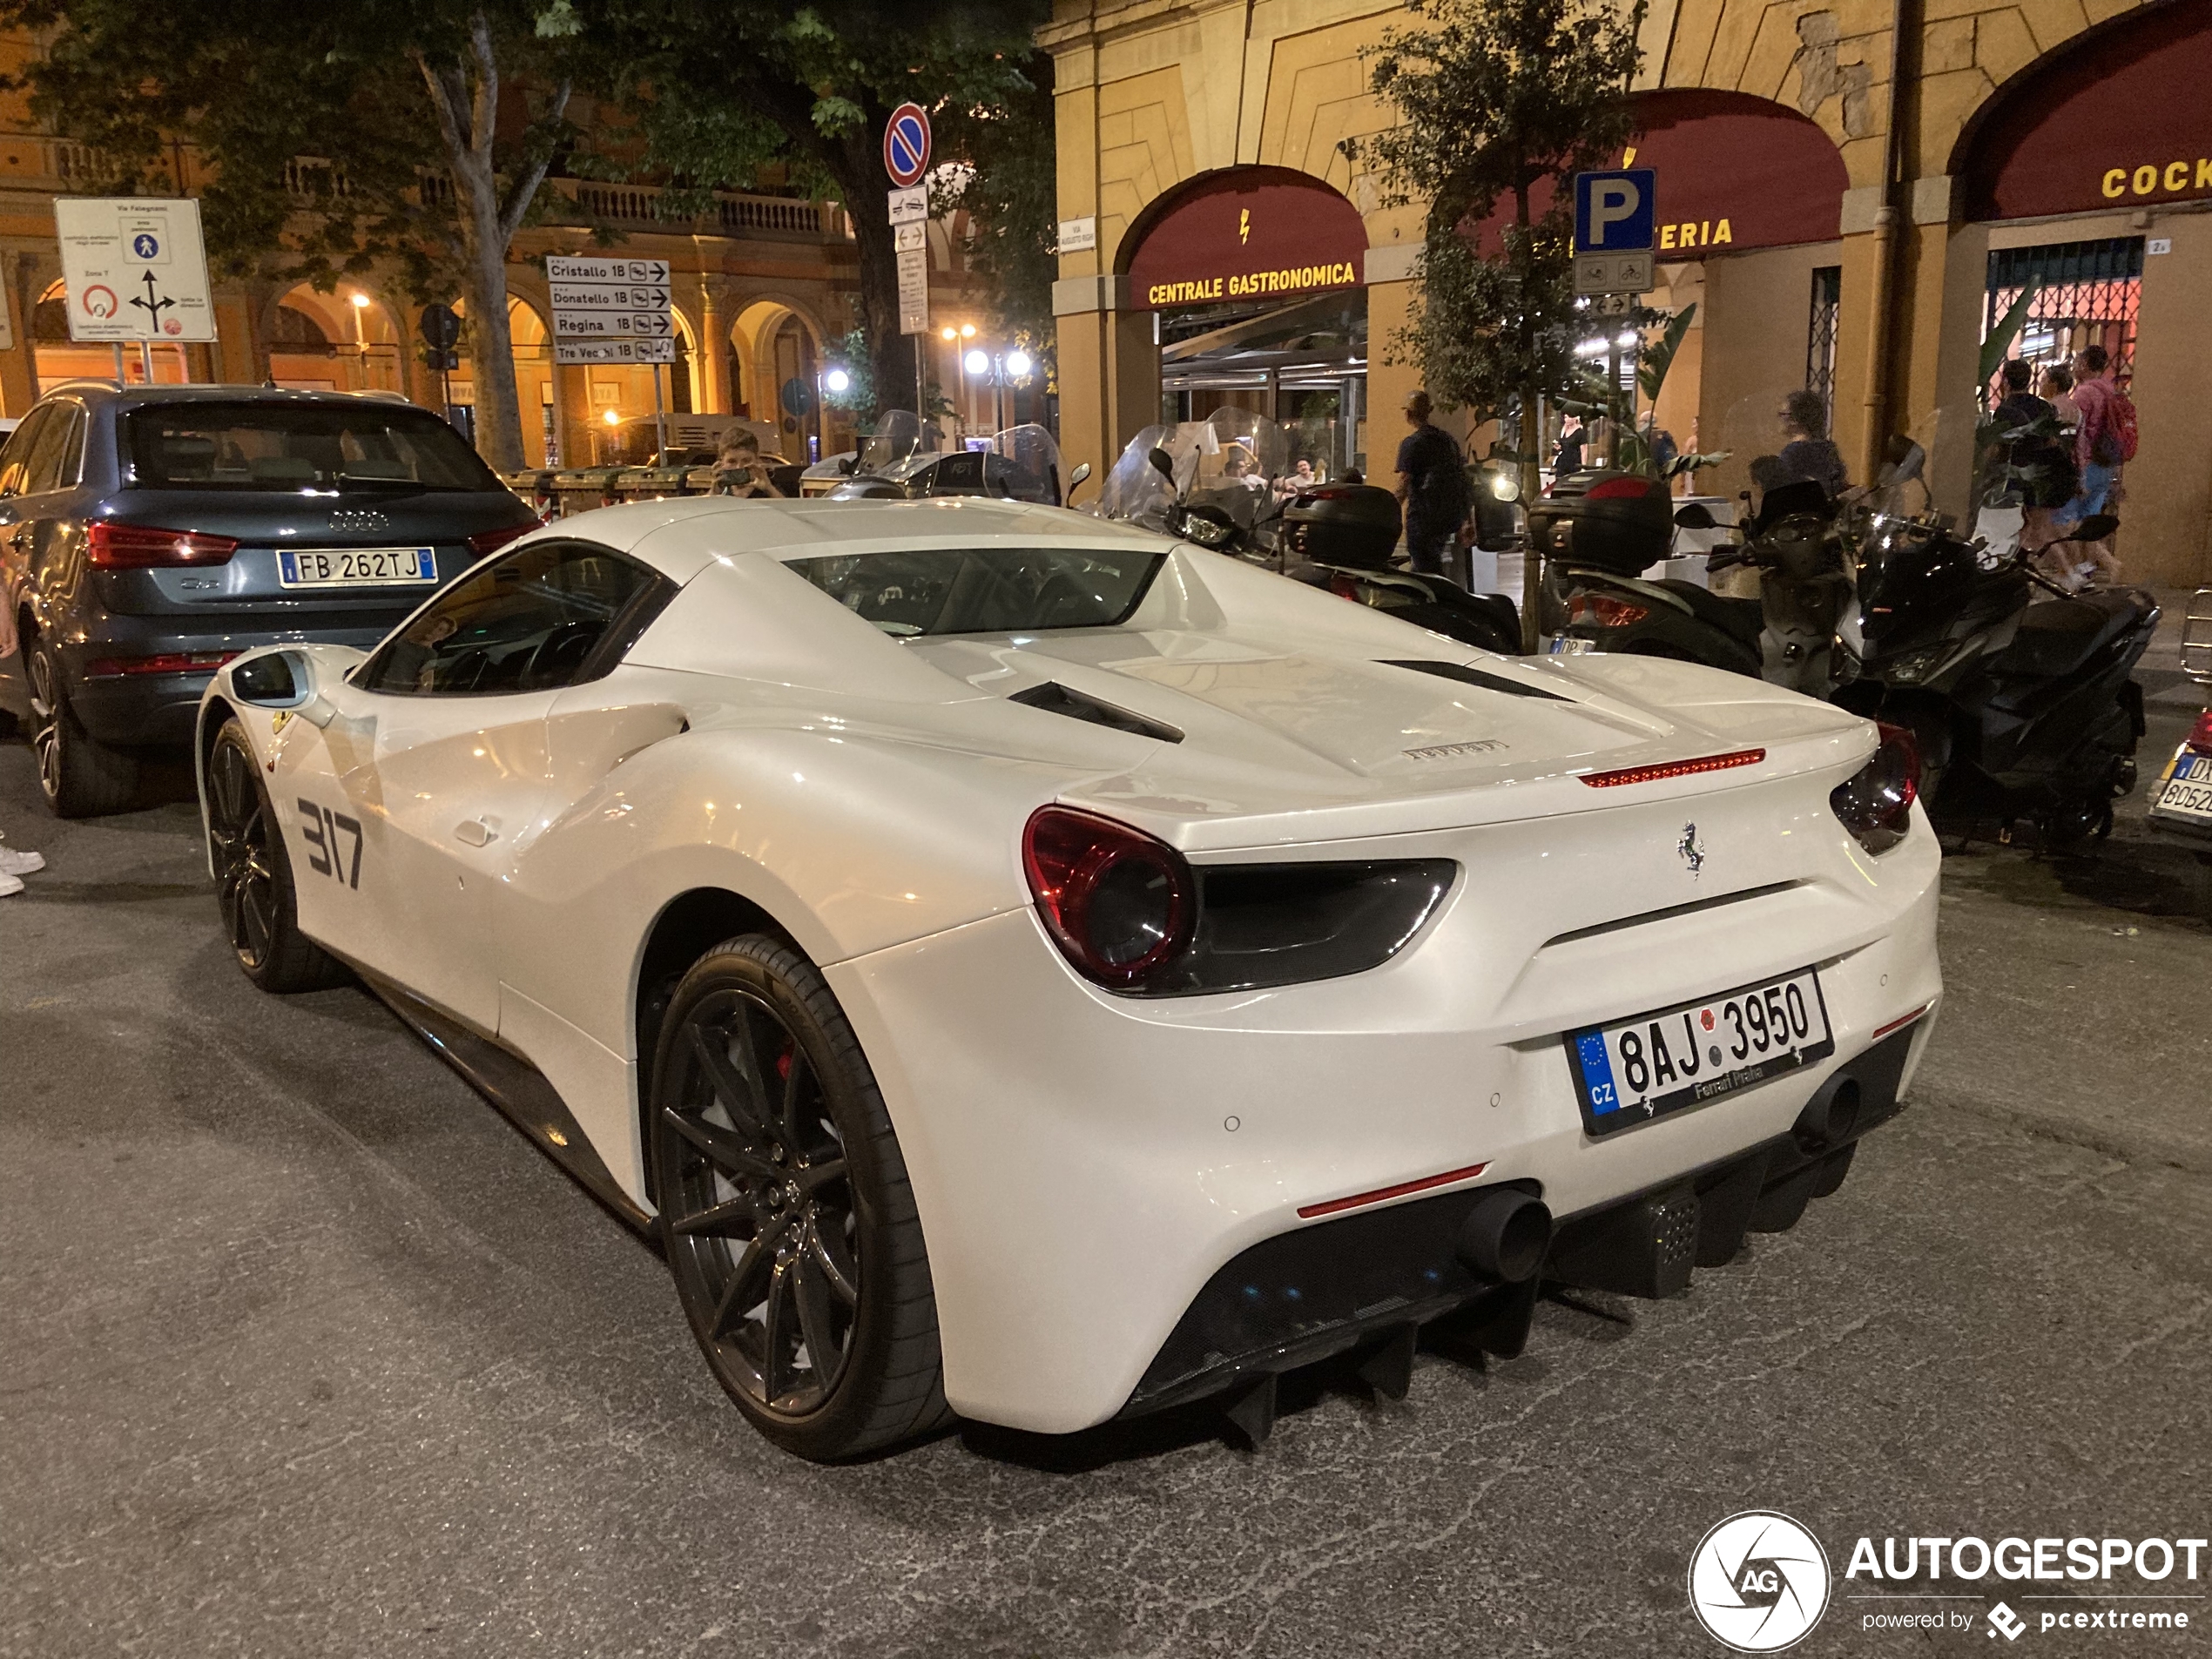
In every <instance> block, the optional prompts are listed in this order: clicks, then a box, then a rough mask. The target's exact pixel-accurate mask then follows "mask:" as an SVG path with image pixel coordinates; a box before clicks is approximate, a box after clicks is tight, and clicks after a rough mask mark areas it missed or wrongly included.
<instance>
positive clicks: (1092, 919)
mask: <svg viewBox="0 0 2212 1659" xmlns="http://www.w3.org/2000/svg"><path fill="white" fill-rule="evenodd" d="M1022 870H1023V872H1024V873H1026V874H1027V875H1028V879H1029V891H1030V893H1031V894H1033V895H1035V899H1036V902H1037V914H1038V915H1039V916H1041V917H1042V919H1043V921H1044V925H1045V931H1046V932H1047V933H1049V934H1051V935H1052V942H1053V943H1054V944H1055V945H1057V946H1058V947H1059V948H1060V954H1062V955H1063V956H1065V957H1066V958H1067V959H1068V961H1069V964H1070V965H1071V966H1072V967H1073V968H1075V969H1076V972H1077V973H1079V974H1082V976H1083V977H1084V978H1085V979H1088V980H1091V981H1095V982H1096V983H1097V984H1100V985H1104V986H1109V987H1111V988H1115V989H1117V990H1127V989H1130V988H1135V987H1137V986H1140V985H1142V984H1143V982H1144V981H1146V980H1147V979H1149V978H1150V977H1151V976H1152V975H1154V974H1157V973H1158V972H1160V971H1161V970H1162V969H1163V968H1166V967H1167V966H1168V965H1169V964H1170V963H1171V962H1173V961H1175V959H1176V958H1177V957H1178V956H1179V955H1181V954H1183V952H1184V949H1185V948H1188V946H1189V945H1190V931H1191V924H1192V922H1193V921H1195V920H1196V918H1197V882H1196V881H1195V880H1193V879H1192V877H1191V874H1190V865H1189V864H1187V863H1185V862H1184V858H1183V855H1182V854H1181V853H1178V852H1177V851H1176V850H1175V849H1174V848H1173V847H1171V846H1169V845H1168V844H1167V843H1166V842H1165V841H1162V840H1155V839H1154V838H1153V837H1151V836H1150V835H1146V834H1144V833H1143V832H1142V831H1139V830H1134V829H1131V828H1130V826H1128V825H1126V824H1117V823H1116V822H1115V821H1114V820H1113V819H1110V818H1101V817H1099V816H1098V815H1097V814H1096V813H1082V812H1077V811H1076V810H1075V809H1074V808H1072V807H1068V806H1041V807H1039V808H1038V809H1037V810H1036V812H1035V813H1032V814H1031V815H1030V818H1029V822H1028V827H1026V828H1025V829H1024V830H1023V831H1022Z"/></svg>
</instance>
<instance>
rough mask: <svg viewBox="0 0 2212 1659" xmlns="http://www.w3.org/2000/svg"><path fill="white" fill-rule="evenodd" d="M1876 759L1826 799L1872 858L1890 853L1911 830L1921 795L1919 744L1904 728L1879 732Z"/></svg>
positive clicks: (1888, 726)
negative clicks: (1875, 855) (1915, 805)
mask: <svg viewBox="0 0 2212 1659" xmlns="http://www.w3.org/2000/svg"><path fill="white" fill-rule="evenodd" d="M1880 731H1881V734H1882V741H1881V746H1880V747H1878V748H1877V749H1876V750H1875V751H1874V754H1873V758H1872V759H1870V760H1868V761H1867V763H1866V764H1865V765H1863V766H1861V767H1860V768H1859V769H1858V771H1857V772H1853V773H1852V774H1851V776H1850V777H1848V778H1846V779H1844V781H1843V782H1841V783H1839V784H1838V785H1837V786H1835V788H1834V789H1832V790H1831V791H1830V792H1829V794H1828V805H1829V806H1830V808H1831V810H1832V811H1833V812H1834V813H1835V814H1836V816H1837V817H1838V819H1842V820H1843V826H1844V828H1845V829H1847V830H1849V831H1850V832H1851V836H1852V838H1853V839H1854V840H1857V841H1858V844H1859V845H1860V846H1863V847H1865V849H1866V850H1867V851H1868V852H1869V853H1886V852H1888V851H1889V850H1890V849H1891V848H1892V847H1893V846H1896V845H1897V844H1898V842H1899V841H1901V840H1904V839H1905V835H1906V834H1907V833H1909V832H1910V831H1911V829H1912V803H1913V802H1914V801H1915V800H1916V799H1919V794H1920V745H1919V744H1917V743H1915V742H1914V741H1913V740H1912V733H1911V732H1908V731H1906V730H1905V728H1904V727H1903V726H1901V725H1882V726H1881V727H1880Z"/></svg>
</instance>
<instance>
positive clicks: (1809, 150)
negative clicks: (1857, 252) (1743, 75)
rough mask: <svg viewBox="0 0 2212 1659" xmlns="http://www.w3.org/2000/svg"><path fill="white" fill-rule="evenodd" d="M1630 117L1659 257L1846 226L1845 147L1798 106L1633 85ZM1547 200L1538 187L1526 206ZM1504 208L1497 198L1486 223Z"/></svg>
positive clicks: (1690, 256)
mask: <svg viewBox="0 0 2212 1659" xmlns="http://www.w3.org/2000/svg"><path fill="white" fill-rule="evenodd" d="M1636 118H1637V122H1638V124H1639V125H1640V127H1641V129H1642V130H1641V131H1640V132H1638V133H1637V135H1636V137H1635V138H1634V139H1632V140H1631V143H1632V144H1633V145H1634V146H1635V164H1634V165H1636V166H1639V167H1649V168H1651V169H1652V170H1653V171H1654V172H1656V173H1657V174H1658V178H1657V179H1656V181H1655V185H1656V189H1657V191H1658V198H1659V199H1658V213H1659V234H1658V248H1657V253H1658V256H1659V258H1660V260H1662V262H1663V261H1666V260H1702V259H1705V258H1708V257H1709V256H1710V255H1712V254H1715V253H1728V252H1730V251H1732V250H1738V251H1740V250H1742V249H1743V248H1752V247H1787V246H1791V244H1793V243H1797V242H1831V241H1833V240H1835V239H1836V238H1837V237H1838V236H1839V235H1841V234H1842V233H1843V212H1844V190H1845V188H1846V187H1847V186H1848V185H1850V183H1851V179H1850V176H1849V175H1848V174H1847V173H1846V172H1845V171H1844V158H1843V156H1842V155H1841V154H1840V153H1838V151H1837V149H1836V146H1835V144H1834V143H1833V141H1831V139H1830V138H1829V137H1828V135H1827V134H1826V133H1825V132H1822V131H1821V130H1820V128H1819V126H1818V125H1817V124H1815V123H1814V122H1811V121H1809V120H1807V119H1806V118H1804V116H1802V115H1799V114H1798V113H1797V111H1795V110H1792V109H1790V108H1788V107H1787V106H1786V105H1780V104H1776V103H1773V102H1772V101H1770V100H1769V99H1767V98H1753V97H1752V96H1750V94H1749V93H1746V92H1715V91H1699V90H1682V91H1657V92H1644V93H1641V94H1639V95H1638V97H1637V98H1636ZM1550 205H1551V192H1550V191H1549V190H1548V189H1545V190H1543V191H1542V192H1541V199H1538V200H1534V201H1532V202H1531V204H1530V211H1531V212H1534V213H1541V212H1543V211H1544V210H1545V209H1546V208H1548V206H1550ZM1511 212H1512V209H1511V206H1510V204H1501V207H1500V209H1499V211H1498V212H1495V213H1494V214H1493V215H1492V216H1491V219H1490V220H1489V221H1488V222H1487V223H1486V224H1485V226H1483V229H1484V231H1485V232H1486V233H1491V232H1492V230H1493V227H1494V226H1497V225H1501V224H1503V223H1505V222H1506V221H1507V219H1509V218H1510V217H1511ZM1486 240H1487V236H1486Z"/></svg>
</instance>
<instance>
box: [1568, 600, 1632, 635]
mask: <svg viewBox="0 0 2212 1659" xmlns="http://www.w3.org/2000/svg"><path fill="white" fill-rule="evenodd" d="M1650 614H1651V612H1650V611H1649V610H1648V609H1647V608H1646V607H1644V606H1642V605H1632V604H1629V602H1628V601H1627V600H1626V599H1615V597H1613V596H1612V595H1611V594H1609V593H1578V594H1575V595H1574V596H1573V597H1570V598H1569V599H1568V602H1567V617H1568V621H1569V622H1587V623H1590V624H1594V625H1595V626H1597V627H1600V628H1625V627H1627V626H1628V625H1629V624H1630V623H1632V622H1642V620H1643V619H1644V618H1645V617H1648V616H1649V615H1650Z"/></svg>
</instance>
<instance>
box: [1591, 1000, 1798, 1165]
mask: <svg viewBox="0 0 2212 1659" xmlns="http://www.w3.org/2000/svg"><path fill="white" fill-rule="evenodd" d="M1566 1042H1567V1056H1568V1062H1569V1064H1570V1065H1571V1066H1572V1067H1573V1068H1574V1072H1575V1083H1576V1086H1577V1090H1578V1095H1579V1098H1580V1099H1581V1104H1582V1123H1583V1126H1584V1127H1585V1128H1586V1129H1588V1130H1589V1132H1590V1133H1591V1134H1592V1135H1598V1136H1602V1135H1614V1134H1617V1133H1619V1132H1620V1131H1621V1130H1625V1129H1634V1128H1635V1127H1636V1126H1637V1125H1638V1124H1640V1123H1649V1122H1651V1120H1652V1119H1653V1118H1655V1117H1663V1116H1666V1115H1667V1114H1668V1113H1669V1112H1678V1111H1682V1110H1683V1109H1687V1108H1689V1107H1692V1106H1703V1105H1704V1104H1705V1103H1707V1102H1709V1101H1715V1100H1718V1099H1720V1098H1721V1097H1722V1096H1725V1095H1732V1094H1735V1093H1736V1092H1737V1090H1739V1089H1750V1088H1752V1087H1753V1086H1755V1085H1757V1084H1759V1083H1763V1082H1768V1081H1770V1080H1771V1079H1773V1078H1776V1077H1779V1076H1782V1075H1783V1074H1784V1072H1790V1071H1798V1070H1802V1069H1804V1067H1807V1066H1811V1065H1817V1064H1818V1063H1819V1062H1821V1061H1823V1060H1825V1059H1826V1058H1827V1057H1828V1056H1829V1055H1831V1054H1833V1053H1835V1052H1836V1042H1835V1037H1834V1035H1833V1034H1832V1033H1831V1031H1830V1029H1829V1026H1828V1006H1827V1004H1826V1003H1825V1002H1824V1001H1822V1000H1821V995H1820V976H1819V975H1818V974H1816V973H1814V972H1813V970H1812V969H1811V968H1804V969H1803V970H1801V971H1799V972H1797V973H1795V974H1784V975H1783V976H1782V977H1781V978H1779V979H1772V980H1765V981H1761V982H1760V983H1758V984H1757V985H1747V986H1744V987H1743V988H1742V989H1740V990H1734V991H1730V992H1727V993H1725V994H1724V995H1720V996H1709V997H1705V998H1703V999H1702V1000H1700V1001H1695V1002H1682V1003H1677V1004H1676V1006H1675V1007H1673V1008H1662V1009H1660V1010H1659V1011H1658V1012H1656V1013H1655V1014H1639V1015H1636V1016H1635V1018H1634V1019H1629V1020H1620V1021H1616V1022H1614V1023H1612V1024H1610V1025H1600V1026H1590V1027H1588V1028H1584V1029H1582V1030H1580V1031H1570V1032H1568V1034H1567V1038H1566Z"/></svg>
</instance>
